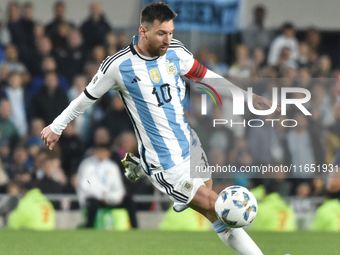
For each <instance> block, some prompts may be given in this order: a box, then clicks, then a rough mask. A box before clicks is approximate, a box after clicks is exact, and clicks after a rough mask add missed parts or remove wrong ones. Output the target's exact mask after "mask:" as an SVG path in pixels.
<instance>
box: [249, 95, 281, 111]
mask: <svg viewBox="0 0 340 255" xmlns="http://www.w3.org/2000/svg"><path fill="white" fill-rule="evenodd" d="M253 105H254V107H255V108H256V109H258V110H266V108H264V107H263V106H262V105H265V106H267V107H268V109H270V108H271V107H272V105H273V102H272V101H270V100H269V99H267V98H265V97H260V96H258V95H255V94H254V95H253ZM276 111H278V112H279V111H281V108H280V106H279V105H277V106H276Z"/></svg>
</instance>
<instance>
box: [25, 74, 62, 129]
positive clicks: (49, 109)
mask: <svg viewBox="0 0 340 255" xmlns="http://www.w3.org/2000/svg"><path fill="white" fill-rule="evenodd" d="M31 104H32V115H33V117H38V118H42V119H43V121H44V122H45V123H49V122H50V121H51V120H53V118H55V117H56V116H57V115H58V114H60V113H61V112H62V111H63V109H64V107H65V106H67V105H68V104H69V101H68V98H67V95H66V93H65V92H64V91H63V90H62V89H61V88H60V87H59V83H58V76H57V74H56V73H54V72H49V73H46V74H45V77H44V86H43V87H42V88H41V89H40V90H39V91H38V92H37V94H36V95H35V96H34V97H33V98H32V101H31Z"/></svg>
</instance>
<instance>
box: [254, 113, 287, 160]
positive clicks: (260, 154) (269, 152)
mask: <svg viewBox="0 0 340 255" xmlns="http://www.w3.org/2000/svg"><path fill="white" fill-rule="evenodd" d="M271 119H277V118H276V117H275V115H274V114H271V115H267V116H266V117H265V119H264V120H263V122H264V125H263V126H262V127H261V128H258V127H250V128H249V132H248V146H249V150H250V152H251V155H252V156H253V159H254V164H256V165H260V164H272V165H276V164H282V163H283V161H284V158H285V155H284V148H283V145H282V144H281V140H280V137H279V135H278V133H277V131H276V128H273V127H272V125H273V123H272V122H271V121H270V120H271ZM259 144H261V146H260V147H259V146H258V145H259Z"/></svg>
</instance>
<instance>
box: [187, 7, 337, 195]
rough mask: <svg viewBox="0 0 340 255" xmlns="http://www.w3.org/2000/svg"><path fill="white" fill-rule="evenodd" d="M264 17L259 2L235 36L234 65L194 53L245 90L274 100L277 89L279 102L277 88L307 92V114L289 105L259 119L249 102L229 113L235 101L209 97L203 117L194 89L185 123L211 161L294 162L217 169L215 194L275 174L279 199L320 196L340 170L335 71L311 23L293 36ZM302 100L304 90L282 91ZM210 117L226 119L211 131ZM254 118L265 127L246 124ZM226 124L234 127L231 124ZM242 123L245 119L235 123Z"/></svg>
mask: <svg viewBox="0 0 340 255" xmlns="http://www.w3.org/2000/svg"><path fill="white" fill-rule="evenodd" d="M265 17H266V9H265V7H263V6H257V7H256V8H255V9H254V12H253V21H252V23H251V24H249V25H248V26H247V27H246V28H245V29H244V30H243V31H241V32H240V34H239V41H240V42H239V44H238V45H237V47H236V48H235V50H234V54H235V55H234V57H233V58H232V60H231V61H230V62H231V65H227V64H226V63H224V62H222V61H219V60H218V56H216V55H214V54H212V53H211V52H209V51H208V50H207V49H201V50H200V51H199V52H198V54H196V57H197V58H198V61H200V62H201V63H203V64H204V65H205V66H207V67H208V68H210V69H212V70H214V71H215V72H217V73H219V74H220V75H222V76H224V77H226V78H227V79H229V80H230V81H232V82H233V83H234V84H237V85H239V86H241V87H242V88H243V89H246V90H247V88H248V87H252V90H253V92H254V93H256V94H258V95H261V96H264V97H266V98H268V99H272V98H273V92H272V89H273V88H277V91H278V103H280V98H281V93H280V91H281V88H287V87H291V88H295V87H299V88H304V89H307V90H308V91H309V92H310V93H311V99H310V100H309V102H307V103H305V104H303V105H304V107H306V109H307V110H308V111H309V112H310V113H311V114H312V115H311V116H306V115H305V114H304V113H302V111H301V110H300V109H299V108H297V107H296V106H292V105H289V106H288V107H287V115H286V116H283V115H282V114H281V113H278V112H276V113H273V114H271V115H268V116H256V115H254V114H252V113H251V112H250V111H249V110H248V111H247V107H245V109H246V113H245V115H244V116H243V115H242V116H235V115H233V114H232V105H233V102H232V101H231V100H227V99H223V98H222V102H223V105H222V106H220V107H216V106H215V105H214V103H213V102H212V100H210V104H209V101H208V111H207V115H202V114H201V108H200V100H201V92H200V91H195V90H191V109H190V114H191V115H190V118H191V119H190V122H191V125H192V127H193V128H194V129H195V131H196V132H197V134H198V136H199V137H200V139H201V142H202V144H203V147H204V148H205V150H206V153H207V156H208V159H209V164H210V165H212V166H216V165H219V166H228V165H229V164H230V165H232V166H236V167H237V169H240V167H241V166H261V165H265V166H268V165H271V166H273V167H275V166H281V165H282V166H290V165H292V166H295V167H296V169H297V170H296V172H295V173H294V172H293V171H291V173H290V174H289V173H284V172H283V171H278V172H275V173H273V174H265V175H263V174H261V173H243V174H240V173H234V174H232V173H231V174H230V173H219V174H215V175H213V176H215V178H214V186H215V190H216V192H220V191H221V190H222V189H223V188H224V187H226V186H228V185H232V184H239V185H242V186H246V187H250V188H251V187H255V186H257V185H259V184H264V185H266V184H267V183H268V182H271V181H272V180H273V179H276V180H277V181H278V183H279V184H278V186H279V190H278V192H279V193H280V194H281V195H282V196H294V195H295V196H303V197H311V196H320V197H322V196H324V195H326V193H327V188H326V186H327V177H328V173H329V172H328V170H331V169H330V166H329V164H333V165H334V171H339V170H338V168H337V167H336V165H339V163H340V162H339V158H338V157H335V155H336V151H337V149H338V147H339V145H340V143H339V135H340V133H339V130H340V115H339V109H340V108H339V107H340V104H339V95H340V94H339V93H340V91H339V89H338V88H337V87H338V86H339V85H340V84H339V82H338V77H339V74H340V69H339V68H338V66H336V64H333V63H332V61H331V58H330V56H329V55H327V52H329V49H327V47H326V46H325V45H327V44H326V42H325V41H323V38H322V33H321V32H320V31H318V30H317V29H316V28H309V29H307V30H306V31H303V32H302V31H300V32H299V34H300V35H299V37H300V38H299V39H298V38H297V36H296V34H297V31H296V29H295V27H294V25H293V23H291V22H285V23H284V24H283V25H282V27H281V28H280V29H279V30H277V31H273V30H271V29H268V28H267V27H266V26H265ZM196 87H197V86H196ZM304 97H305V95H304V94H303V93H289V94H288V95H287V98H291V99H299V98H304ZM195 102H196V103H195ZM195 105H197V106H198V107H195ZM213 119H223V120H227V121H228V123H227V124H224V125H216V127H215V128H213V127H212V123H213ZM251 119H257V120H262V121H263V123H264V125H263V126H262V127H250V126H251V125H254V126H259V125H260V122H259V121H254V122H253V123H251V124H250V125H248V124H247V123H248V120H251ZM272 119H275V121H271V120H272ZM285 119H294V120H296V123H297V126H296V127H293V128H290V127H284V126H283V125H282V124H281V123H282V121H283V120H285ZM231 121H233V122H234V123H238V124H235V125H231V124H230V123H231ZM243 121H245V124H244V125H243V124H240V123H243ZM285 124H287V125H291V123H290V124H288V123H285ZM244 126H245V127H244ZM273 126H274V127H273ZM313 164H314V166H315V167H317V166H322V167H324V168H323V169H321V170H325V171H324V172H323V171H317V170H314V171H313V170H311V166H312V165H313ZM325 164H327V165H325ZM300 166H302V168H299V167H300ZM305 166H306V167H305ZM300 170H301V171H300ZM319 170H320V169H319ZM326 170H327V171H326ZM325 172H326V173H325ZM339 172H340V171H339ZM339 188H340V187H339ZM301 190H303V191H304V192H301ZM339 197H340V196H339Z"/></svg>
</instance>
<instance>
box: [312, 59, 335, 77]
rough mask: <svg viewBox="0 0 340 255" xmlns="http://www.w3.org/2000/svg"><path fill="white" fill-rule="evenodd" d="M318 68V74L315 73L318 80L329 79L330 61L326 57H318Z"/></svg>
mask: <svg viewBox="0 0 340 255" xmlns="http://www.w3.org/2000/svg"><path fill="white" fill-rule="evenodd" d="M318 67H319V68H318V72H317V73H316V76H317V77H318V78H330V77H331V68H332V61H331V59H330V58H329V57H328V56H327V55H322V56H320V58H319V63H318Z"/></svg>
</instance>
